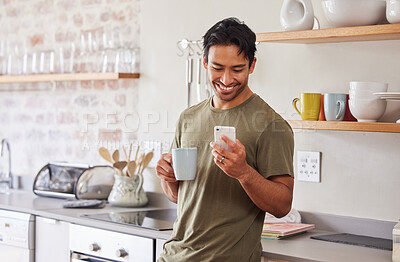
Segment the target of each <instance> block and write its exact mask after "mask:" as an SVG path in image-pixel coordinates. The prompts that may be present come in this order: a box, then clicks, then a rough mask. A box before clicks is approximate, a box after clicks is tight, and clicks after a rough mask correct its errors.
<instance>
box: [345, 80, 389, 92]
mask: <svg viewBox="0 0 400 262" xmlns="http://www.w3.org/2000/svg"><path fill="white" fill-rule="evenodd" d="M349 85H350V90H363V91H369V92H372V93H379V92H386V91H387V89H388V83H380V82H361V81H351V82H350V83H349Z"/></svg>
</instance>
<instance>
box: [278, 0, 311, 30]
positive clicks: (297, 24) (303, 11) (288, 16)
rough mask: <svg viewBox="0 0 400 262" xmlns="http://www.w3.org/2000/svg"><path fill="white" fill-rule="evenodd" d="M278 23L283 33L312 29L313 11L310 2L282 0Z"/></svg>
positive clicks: (309, 0) (308, 0)
mask: <svg viewBox="0 0 400 262" xmlns="http://www.w3.org/2000/svg"><path fill="white" fill-rule="evenodd" d="M280 22H281V26H282V29H283V30H285V31H295V30H309V29H312V28H313V27H314V10H313V6H312V3H311V0H284V1H283V5H282V8H281V12H280Z"/></svg>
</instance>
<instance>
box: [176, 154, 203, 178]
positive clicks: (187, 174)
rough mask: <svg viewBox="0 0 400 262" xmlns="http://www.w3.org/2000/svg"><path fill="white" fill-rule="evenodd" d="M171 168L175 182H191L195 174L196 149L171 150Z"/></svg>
mask: <svg viewBox="0 0 400 262" xmlns="http://www.w3.org/2000/svg"><path fill="white" fill-rule="evenodd" d="M172 168H173V169H174V173H175V177H176V179H177V180H193V179H194V178H195V177H196V172H197V148H196V147H190V148H175V149H172Z"/></svg>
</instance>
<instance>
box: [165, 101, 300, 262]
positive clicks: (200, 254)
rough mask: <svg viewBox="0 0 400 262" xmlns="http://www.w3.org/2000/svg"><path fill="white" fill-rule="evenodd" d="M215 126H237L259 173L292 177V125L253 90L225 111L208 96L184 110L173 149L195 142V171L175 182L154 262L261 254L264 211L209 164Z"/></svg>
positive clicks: (250, 161) (246, 257)
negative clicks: (170, 219)
mask: <svg viewBox="0 0 400 262" xmlns="http://www.w3.org/2000/svg"><path fill="white" fill-rule="evenodd" d="M216 125H219V126H234V127H235V128H236V138H237V139H239V141H240V142H241V143H242V144H243V145H244V146H245V148H246V160H247V163H248V164H249V165H250V166H251V167H253V168H254V169H255V170H257V171H258V173H260V174H261V175H262V176H263V177H265V178H268V177H269V176H273V175H283V174H289V175H290V176H292V177H293V150H294V149H293V148H294V140H293V132H292V129H291V128H290V126H289V125H288V123H287V122H286V121H285V120H284V119H283V118H282V117H281V116H280V115H278V114H277V113H276V112H275V111H274V110H273V109H272V108H271V107H270V106H269V105H268V104H267V103H266V102H264V101H263V100H262V99H261V98H260V97H259V96H258V95H256V94H253V95H252V96H251V97H250V98H248V99H247V100H246V101H245V102H243V103H242V104H240V105H239V106H236V107H234V108H231V109H227V110H218V109H215V108H214V107H213V106H212V99H211V98H210V99H207V100H205V101H203V102H202V103H200V104H198V105H195V106H192V107H190V108H188V109H186V110H185V111H184V112H183V113H182V114H181V116H180V119H179V122H178V125H177V128H176V134H175V139H174V142H173V144H172V148H180V147H197V149H198V153H197V154H198V162H197V163H198V165H197V173H196V178H195V179H194V180H190V181H180V182H179V191H178V207H177V220H176V221H175V223H174V226H173V232H172V236H171V238H170V239H169V240H168V241H167V242H166V243H165V245H164V252H163V254H162V255H161V257H160V258H159V260H158V261H159V262H163V261H168V262H179V261H190V262H194V261H201V262H203V261H217V262H223V261H230V262H232V261H260V259H261V251H262V247H261V231H262V226H263V222H264V216H265V212H264V211H262V210H260V209H259V208H258V207H257V206H256V205H255V204H254V203H253V202H252V201H251V199H250V198H249V196H248V195H247V194H246V192H245V191H244V189H243V188H242V186H241V185H240V183H239V181H238V180H236V179H234V178H231V177H229V176H228V175H226V174H225V173H224V172H223V171H222V170H221V169H220V168H219V167H218V166H217V165H216V164H215V163H214V161H213V155H212V153H211V151H212V148H211V147H210V145H209V144H210V142H211V141H213V136H214V126H216Z"/></svg>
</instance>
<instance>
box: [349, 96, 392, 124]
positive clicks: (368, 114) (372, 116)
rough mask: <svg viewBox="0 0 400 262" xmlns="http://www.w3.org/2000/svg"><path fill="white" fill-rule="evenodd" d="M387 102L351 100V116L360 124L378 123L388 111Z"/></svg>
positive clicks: (379, 100) (380, 100)
mask: <svg viewBox="0 0 400 262" xmlns="http://www.w3.org/2000/svg"><path fill="white" fill-rule="evenodd" d="M386 104H387V102H386V100H382V99H375V100H369V99H349V108H350V112H351V114H352V115H353V116H354V117H355V118H356V119H357V121H358V122H376V121H377V120H378V119H379V118H381V117H382V115H383V114H384V113H385V110H386Z"/></svg>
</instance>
